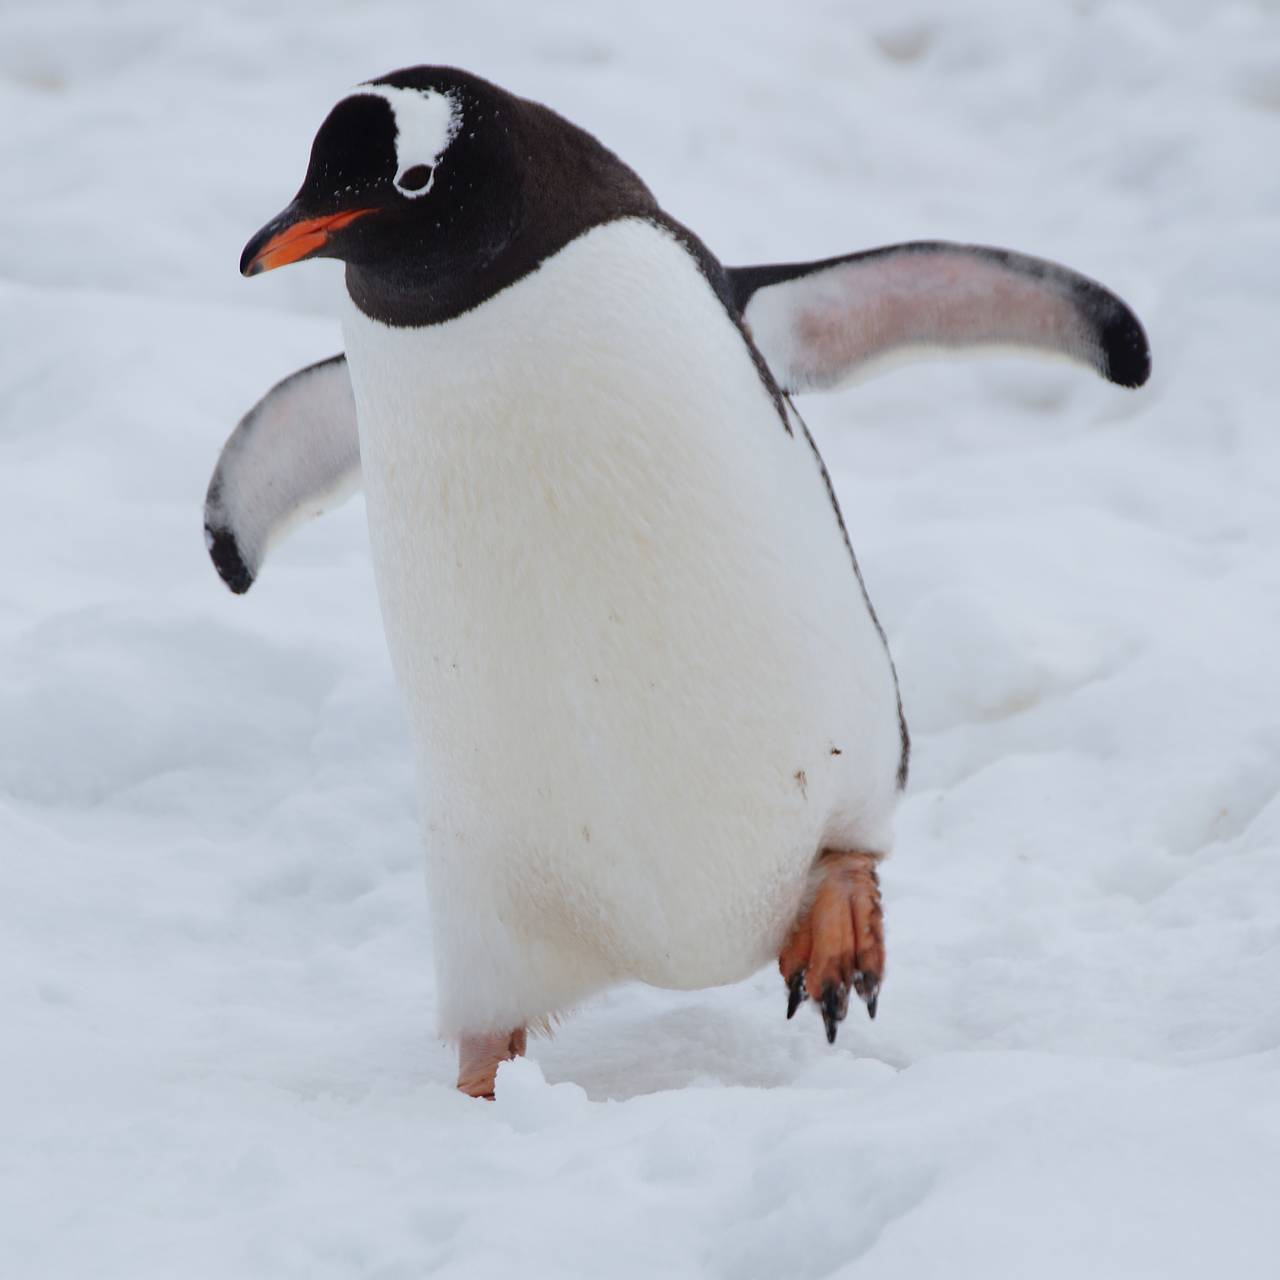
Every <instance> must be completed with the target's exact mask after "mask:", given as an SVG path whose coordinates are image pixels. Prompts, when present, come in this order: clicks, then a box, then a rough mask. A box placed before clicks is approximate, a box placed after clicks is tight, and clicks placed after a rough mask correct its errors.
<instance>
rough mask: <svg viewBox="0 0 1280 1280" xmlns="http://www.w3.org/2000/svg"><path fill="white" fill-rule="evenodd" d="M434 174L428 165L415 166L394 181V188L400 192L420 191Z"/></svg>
mask: <svg viewBox="0 0 1280 1280" xmlns="http://www.w3.org/2000/svg"><path fill="white" fill-rule="evenodd" d="M434 172H435V170H433V169H432V167H431V166H430V165H429V164H415V165H414V166H413V168H411V169H406V170H405V171H404V172H403V173H402V174H401V175H400V176H399V178H397V179H396V186H397V187H399V188H400V190H401V191H421V190H422V188H423V187H425V186H426V185H427V184H428V183H429V182H430V181H431V177H432V174H433V173H434Z"/></svg>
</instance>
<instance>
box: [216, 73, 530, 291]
mask: <svg viewBox="0 0 1280 1280" xmlns="http://www.w3.org/2000/svg"><path fill="white" fill-rule="evenodd" d="M517 102H518V100H517V99H514V98H512V97H510V95H507V94H504V93H502V91H501V90H498V89H496V88H495V87H494V86H491V85H488V84H486V83H485V82H484V81H482V80H479V79H478V78H476V77H474V76H468V75H466V74H465V73H463V72H459V71H454V70H452V69H451V68H446V67H412V68H409V69H407V70H403V71H397V72H393V73H392V74H390V75H387V76H384V77H382V78H381V79H379V80H374V81H369V82H368V83H366V84H362V85H360V86H359V87H358V88H357V89H355V90H354V91H353V92H352V93H350V94H348V96H347V97H345V98H343V99H342V100H341V101H340V102H339V103H338V104H337V106H335V107H334V108H333V110H332V111H331V112H330V113H329V115H328V117H327V118H326V119H325V121H324V123H323V124H322V125H321V126H320V130H319V132H318V133H317V134H316V137H315V141H314V143H313V144H312V147H311V161H310V164H309V165H308V167H307V176H306V179H305V181H304V182H303V184H302V187H301V189H300V190H299V191H298V194H297V195H296V196H295V197H294V199H293V200H292V202H291V203H290V204H289V205H288V206H287V207H286V208H285V209H284V210H283V211H282V212H281V213H279V214H278V215H277V216H276V217H274V218H273V219H272V220H271V221H270V222H268V223H267V224H266V226H264V227H263V228H262V229H261V230H260V231H259V232H258V233H257V234H256V235H255V236H254V237H253V238H252V239H251V240H250V241H249V243H248V244H247V245H246V246H245V249H244V253H243V255H242V256H241V259H240V270H241V272H242V274H244V275H246V276H253V275H257V274H259V273H260V272H262V271H270V270H272V269H273V268H275V267H282V266H285V265H287V264H288V263H291V262H299V261H301V260H303V259H304V258H341V259H342V260H343V261H345V262H347V263H348V264H349V265H351V264H355V265H357V266H361V267H369V268H374V269H382V270H384V271H385V270H395V269H400V270H401V271H404V272H408V273H410V274H417V275H421V274H422V273H423V272H429V271H430V270H431V269H432V268H433V267H434V268H435V269H436V270H437V271H438V270H439V269H440V267H441V266H442V265H443V264H445V263H446V262H448V263H451V264H454V265H456V264H457V263H458V262H459V261H463V262H465V261H467V260H470V259H476V258H481V259H483V258H484V257H485V256H487V255H489V256H491V255H492V254H494V253H495V252H497V251H499V250H500V249H501V247H502V245H503V243H504V242H505V241H506V240H507V239H508V238H509V237H510V235H511V231H512V227H513V224H514V215H515V211H516V208H517V206H518V203H519V202H518V199H517V198H516V197H517V195H518V185H519V183H518V174H517V172H516V170H517V165H516V157H515V154H514V152H513V148H512V146H511V136H512V121H511V120H510V118H509V117H510V116H511V115H512V108H513V106H514V105H515V104H516V103H517Z"/></svg>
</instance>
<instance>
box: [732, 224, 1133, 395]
mask: <svg viewBox="0 0 1280 1280" xmlns="http://www.w3.org/2000/svg"><path fill="white" fill-rule="evenodd" d="M727 271H728V276H729V282H730V286H731V288H732V290H733V295H734V300H735V302H736V303H737V306H738V309H739V311H740V312H741V314H742V317H743V319H744V320H745V321H746V324H747V327H748V329H749V330H750V331H751V335H752V337H753V339H754V341H755V344H756V346H757V348H758V349H759V351H760V353H761V355H763V356H764V359H765V362H766V363H767V364H768V365H769V367H770V369H771V370H772V372H773V375H774V377H775V378H776V379H777V381H778V383H779V385H780V386H781V387H782V389H783V390H784V391H790V392H796V391H823V390H828V389H830V388H833V387H837V386H839V385H841V384H842V383H844V382H847V381H849V380H851V379H852V378H853V376H854V375H855V374H857V373H859V372H861V371H863V369H864V367H865V366H866V365H868V364H870V363H872V362H873V361H875V360H878V359H880V358H882V357H885V356H888V355H891V354H896V353H901V352H903V351H910V350H911V349H912V348H914V349H916V350H920V349H929V348H934V349H937V348H959V347H979V346H1011V347H1022V348H1031V349H1035V350H1040V351H1046V352H1051V353H1056V354H1059V355H1063V356H1067V357H1068V358H1070V359H1072V360H1075V361H1077V362H1079V363H1081V364H1085V365H1088V366H1089V367H1090V368H1092V369H1093V370H1095V371H1096V372H1097V373H1099V374H1101V375H1102V376H1103V377H1104V378H1107V379H1109V380H1110V381H1111V382H1115V383H1118V384H1119V385H1120V386H1122V387H1140V386H1141V385H1142V384H1143V383H1144V382H1146V380H1147V377H1148V375H1149V374H1150V372H1151V353H1150V349H1149V347H1148V344H1147V335H1146V333H1145V332H1144V331H1143V328H1142V325H1141V324H1140V323H1139V321H1138V318H1137V316H1135V315H1134V314H1133V312H1132V311H1131V310H1130V309H1129V308H1128V307H1127V306H1126V305H1125V304H1124V303H1123V302H1122V301H1121V300H1120V299H1119V298H1117V297H1116V295H1115V294H1114V293H1112V292H1111V291H1110V290H1109V289H1105V288H1103V286H1102V285H1100V284H1098V283H1097V282H1096V281H1094V280H1090V279H1088V278H1087V277H1086V276H1082V275H1079V274H1078V273H1077V272H1075V271H1070V270H1068V269H1067V268H1066V267H1062V266H1059V265H1058V264H1057V263H1054V262H1048V261H1046V260H1045V259H1043V258H1032V257H1028V256H1027V255H1026V254H1022V253H1014V252H1012V251H1011V250H1008V249H990V248H985V247H983V246H981V245H967V244H950V243H948V242H946V241H942V240H922V241H915V242H912V243H908V244H895V245H886V246H885V247H884V248H880V249H868V250H866V251H864V252H862V253H852V254H849V255H847V256H845V257H841V258H827V259H824V260H823V261H821V262H801V263H793V264H790V265H781V266H762V267H730V268H728V269H727Z"/></svg>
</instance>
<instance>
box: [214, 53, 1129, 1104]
mask: <svg viewBox="0 0 1280 1280" xmlns="http://www.w3.org/2000/svg"><path fill="white" fill-rule="evenodd" d="M317 257H329V258H338V259H340V260H341V261H342V262H343V263H344V264H345V281H346V299H345V310H344V315H343V336H344V345H345V352H344V354H342V355H338V356H334V357H332V358H330V359H328V360H324V361H321V362H320V363H318V364H315V365H312V366H309V367H308V368H306V369H303V370H300V371H299V372H297V373H295V374H293V375H292V376H291V377H289V378H286V379H285V380H284V381H283V382H281V383H280V384H279V385H278V386H276V387H274V388H273V389H272V390H271V391H270V392H268V394H267V395H266V396H265V397H264V398H263V399H262V400H261V401H260V402H259V403H258V404H257V405H256V406H255V407H254V408H253V409H252V410H251V411H250V412H249V414H248V415H246V417H245V418H244V419H243V420H242V421H241V422H240V423H239V425H238V426H237V427H236V429H235V431H234V433H233V434H232V436H231V437H230V439H229V440H228V442H227V444H226V446H225V448H224V450H223V452H222V455H221V457H220V459H219V461H218V464H217V468H216V470H215V472H214V475H213V478H212V481H211V483H210V485H209V491H208V497H207V501H206V507H205V532H206V541H207V545H208V548H209V552H210V555H211V558H212V560H213V563H214V566H215V567H216V569H217V571H218V573H219V574H220V576H221V577H222V579H223V580H224V581H225V583H226V585H227V586H228V587H229V588H230V589H231V590H232V591H233V592H236V593H243V592H245V591H247V590H248V589H249V588H250V586H251V585H252V583H253V582H254V580H255V579H256V577H257V576H258V574H259V572H260V570H261V568H262V564H263V561H264V558H265V557H266V555H267V553H268V551H269V550H270V548H271V547H272V546H274V545H276V544H277V543H278V542H279V541H280V539H281V538H283V537H284V536H286V534H287V533H288V531H289V530H290V529H291V528H292V527H294V526H295V525H296V524H297V523H299V522H300V521H301V520H302V519H304V518H306V517H307V516H310V515H317V514H320V513H322V512H323V511H325V510H327V509H329V508H330V507H331V506H333V505H334V504H335V503H336V502H338V501H340V500H341V499H342V498H343V497H344V496H345V495H346V494H348V493H350V492H351V491H352V490H353V489H355V488H356V487H357V486H360V485H362V486H363V489H364V493H365V497H366V503H367V512H368V524H369V534H370V544H371V550H372V558H373V565H374V571H375V577H376V582H377V589H378V596H379V602H380V606H381V611H382V616H383V622H384V628H385V632H386V638H387V644H388V649H389V652H390V656H391V661H392V667H393V670H394V673H395V678H396V682H397V685H398V687H399V690H400V693H401V695H402V698H403V702H404V705H405V708H406V711H407V716H408V721H409V725H410V729H411V736H412V740H413V744H414V751H415V756H416V764H417V773H418V778H419V791H420V797H421V804H422V811H423V828H424V841H425V847H426V865H427V882H428V891H429V901H430V912H431V919H432V937H433V946H434V961H435V968H436V974H437V987H438V1004H439V1020H440V1026H439V1029H440V1031H441V1033H442V1035H443V1036H444V1037H445V1038H446V1039H447V1040H449V1041H451V1042H454V1043H456V1044H457V1046H458V1052H459V1070H458V1078H457V1085H458V1088H459V1089H461V1090H462V1091H463V1092H465V1093H468V1094H471V1095H473V1096H477V1097H492V1095H493V1091H494V1087H495V1079H496V1073H497V1070H498V1067H499V1065H500V1063H501V1062H502V1061H504V1060H506V1059H508V1058H510V1057H512V1056H515V1055H517V1054H520V1053H523V1052H524V1051H525V1048H526V1043H527V1035H528V1033H530V1032H543V1033H545V1032H548V1031H549V1029H550V1028H551V1027H552V1026H553V1024H554V1023H555V1022H556V1021H557V1020H558V1019H560V1018H562V1017H564V1016H566V1015H567V1014H568V1013H569V1012H570V1011H571V1010H573V1009H574V1008H575V1007H577V1006H578V1005H580V1004H581V1003H582V1002H583V1001H584V1000H586V999H587V998H588V997H590V996H591V995H592V994H594V993H596V992H599V991H601V990H603V989H606V988H608V987H610V986H613V985H615V984H619V983H623V982H627V981H638V982H643V983H649V984H653V985H656V986H659V987H666V988H674V989H695V988H704V987H711V986H718V985H722V984H727V983H732V982H736V981H739V980H741V979H743V978H746V977H747V976H749V975H750V974H752V973H754V972H756V971H757V970H759V969H760V968H761V967H763V966H764V965H766V964H769V963H775V964H777V965H778V966H779V969H780V972H781V977H782V982H783V991H784V994H785V1000H786V1003H785V1007H786V1014H787V1017H788V1018H791V1017H792V1016H793V1015H794V1014H795V1013H796V1012H797V1010H798V1009H799V1008H800V1006H801V1005H802V1004H804V1003H805V1002H806V1001H812V1002H813V1004H814V1006H815V1007H816V1008H817V1010H818V1011H819V1013H820V1015H821V1022H822V1026H823V1029H824V1031H825V1034H826V1037H827V1039H828V1041H830V1042H834V1041H835V1039H836V1035H837V1032H838V1029H839V1026H840V1023H841V1021H842V1020H843V1019H844V1017H845V1015H846V1012H847V1009H848V1004H849V997H850V994H851V993H853V994H854V995H856V996H857V997H858V998H859V999H860V1000H861V1001H862V1003H863V1004H864V1005H865V1007H866V1009H867V1012H868V1013H869V1014H870V1015H871V1016H872V1017H874V1016H875V1013H876V1009H877V1004H878V1000H879V995H880V988H881V983H882V981H883V976H884V972H885V954H886V953H885V943H884V927H883V910H882V905H881V899H880V890H879V881H878V876H877V867H878V864H879V862H880V861H881V860H882V859H883V858H884V857H886V856H887V855H888V854H889V852H890V850H891V848H892V843H893V817H894V811H895V808H896V806H897V804H898V802H899V799H900V796H901V794H902V791H903V788H904V787H905V785H906V781H907V774H908V762H909V751H910V738H909V735H908V731H907V725H906V720H905V718H904V716H903V710H902V702H901V698H900V695H899V691H898V683H897V677H896V674H895V671H894V666H893V662H892V659H891V657H890V654H889V650H888V645H887V642H886V638H885V633H884V629H883V628H882V626H881V625H880V622H879V620H878V618H877V616H876V613H875V610H874V608H873V607H872V604H871V601H870V598H869V597H868V594H867V590H866V586H865V583H864V581H863V578H862V575H861V572H860V570H859V566H858V561H857V558H856V556H855V554H854V550H853V547H852V545H851V543H850V540H849V535H848V531H847V528H846V526H845V523H844V519H843V516H842V514H841V511H840V504H839V502H838V501H837V498H836V494H835V492H834V490H833V487H832V484H831V480H830V477H829V476H828V474H827V470H826V467H825V466H824V464H823V461H822V458H821V456H820V454H819V452H818V449H817V447H816V445H815V444H814V441H813V439H812V437H811V435H810V433H809V431H808V429H807V428H806V426H805V424H804V421H803V419H802V418H801V417H800V415H799V413H798V412H797V411H796V408H795V405H794V403H793V396H795V395H796V394H797V393H801V392H806V391H816V390H830V389H834V388H838V387H841V386H844V385H846V384H847V383H848V382H850V381H851V380H852V379H853V378H854V377H855V376H857V375H860V374H862V373H863V372H864V371H865V370H866V369H867V368H869V367H871V366H872V365H873V364H874V363H875V362H877V361H879V360H881V359H882V358H885V357H889V356H894V355H897V354H901V353H903V352H912V351H921V350H924V351H927V350H930V349H938V348H942V349H947V348H959V347H973V346H986V345H992V344H996V345H1006V346H1014V347H1022V348H1029V349H1036V350H1039V351H1042V352H1047V353H1051V354H1055V355H1060V356H1065V357H1067V358H1069V359H1073V360H1075V361H1076V362H1078V363H1082V364H1084V365H1086V366H1088V367H1091V368H1092V369H1094V370H1095V371H1096V372H1097V373H1099V374H1101V375H1102V376H1104V377H1106V378H1107V379H1109V380H1110V381H1112V382H1114V383H1117V384H1118V385H1120V386H1124V387H1137V386H1140V385H1141V384H1142V383H1143V382H1145V381H1146V379H1147V377H1148V374H1149V371H1150V354H1149V348H1148V343H1147V339H1146V336H1145V334H1144V332H1143V329H1142V326H1141V324H1140V323H1139V322H1138V320H1137V318H1136V317H1135V316H1134V314H1133V312H1132V311H1131V310H1130V309H1129V308H1128V307H1127V306H1126V305H1125V304H1124V303H1123V302H1122V301H1121V300H1120V299H1119V298H1118V297H1116V296H1115V295H1114V294H1113V293H1111V292H1110V291H1108V290H1107V289H1105V288H1104V287H1103V286H1101V285H1100V284H1097V283H1095V282H1094V281H1092V280H1089V279H1086V278H1085V277H1083V276H1081V275H1079V274H1077V273H1075V272H1073V271H1070V270H1068V269H1066V268H1065V267H1061V266H1058V265H1056V264H1054V263H1050V262H1047V261H1044V260H1041V259H1037V258H1033V257H1029V256H1026V255H1023V254H1018V253H1013V252H1010V251H1007V250H1003V249H994V248H988V247H983V246H973V245H963V244H953V243H948V242H943V241H928V242H913V243H908V244H899V245H891V246H887V247H883V248H878V249H872V250H869V251H864V252H859V253H853V254H848V255H844V256H841V257H834V258H829V259H825V260H823V261H818V262H808V263H794V264H789V265H771V266H748V267H725V266H723V265H722V264H721V263H720V262H719V260H718V259H717V258H716V257H715V255H714V254H712V252H711V251H710V250H709V249H708V248H707V247H706V246H705V245H704V244H703V242H702V241H701V240H700V239H698V237H697V236H696V235H694V234H693V233H692V232H691V231H689V230H688V229H687V228H686V227H684V226H682V225H681V224H680V223H679V222H677V221H676V220H675V219H674V218H672V217H671V216H670V215H668V214H667V213H666V212H665V211H664V210H663V209H662V208H661V206H660V205H659V204H658V202H657V201H656V199H655V198H654V196H653V194H652V193H651V192H650V190H649V189H648V187H647V186H646V185H645V184H644V183H643V182H642V181H641V179H640V178H639V177H638V176H637V175H636V174H635V173H634V172H633V171H632V170H631V169H630V168H629V167H628V166H627V165H626V164H624V163H623V162H622V161H621V160H620V159H619V158H618V157H617V156H616V155H615V154H614V153H613V152H611V151H610V150H608V149H607V148H606V147H605V146H604V145H603V144H602V143H600V142H599V141H597V139H596V138H594V137H593V136H592V135H591V134H589V133H587V132H586V131H584V130H583V129H580V128H578V127H577V126H575V125H573V124H571V123H570V122H569V121H567V120H565V119H564V118H562V117H561V116H559V115H557V114H556V113H555V112H554V111H552V110H550V109H549V108H547V107H545V106H542V105H540V104H538V103H536V102H533V101H529V100H526V99H523V98H520V97H517V96H515V95H513V94H511V93H508V92H506V91H504V90H503V89H501V88H499V87H497V86H496V85H494V84H491V83H488V82H487V81H485V80H482V79H480V78H479V77H477V76H474V75H471V74H468V73H466V72H463V71H460V70H457V69H454V68H448V67H431V66H423V67H412V68H407V69H404V70H400V71H396V72H393V73H391V74H389V75H385V76H382V77H381V78H379V79H376V80H371V81H368V82H366V83H364V84H361V85H359V86H358V87H357V88H356V89H354V90H353V91H352V92H351V93H349V94H348V95H347V96H345V97H343V98H342V99H341V100H340V101H339V102H338V103H337V105H336V106H335V107H334V108H333V109H332V111H331V112H330V113H329V115H328V117H327V118H326V119H325V120H324V122H323V123H322V124H321V126H320V129H319V132H318V133H317V134H316V137H315V141H314V143H313V146H312V149H311V157H310V163H309V166H308V169H307V173H306V177H305V179H304V181H303V183H302V186H301V189H300V190H299V191H298V193H297V195H296V196H295V197H294V199H293V201H292V202H291V203H290V204H289V205H288V206H287V207H286V208H285V209H284V210H283V211H282V212H281V213H280V214H279V215H277V216H276V217H275V218H273V219H272V220H271V221H270V222H268V223H267V224H266V225H265V226H264V227H263V228H262V229H261V230H260V231H258V232H257V234H255V235H254V236H253V237H252V238H251V239H250V240H249V242H248V244H247V246H246V247H245V250H244V253H243V257H242V259H241V264H240V265H241V271H242V273H243V274H244V275H245V276H254V275H257V274H259V273H260V272H263V271H269V270H274V269H275V268H277V267H281V266H285V265H287V264H290V263H294V262H299V261H302V260H305V259H309V258H317Z"/></svg>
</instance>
